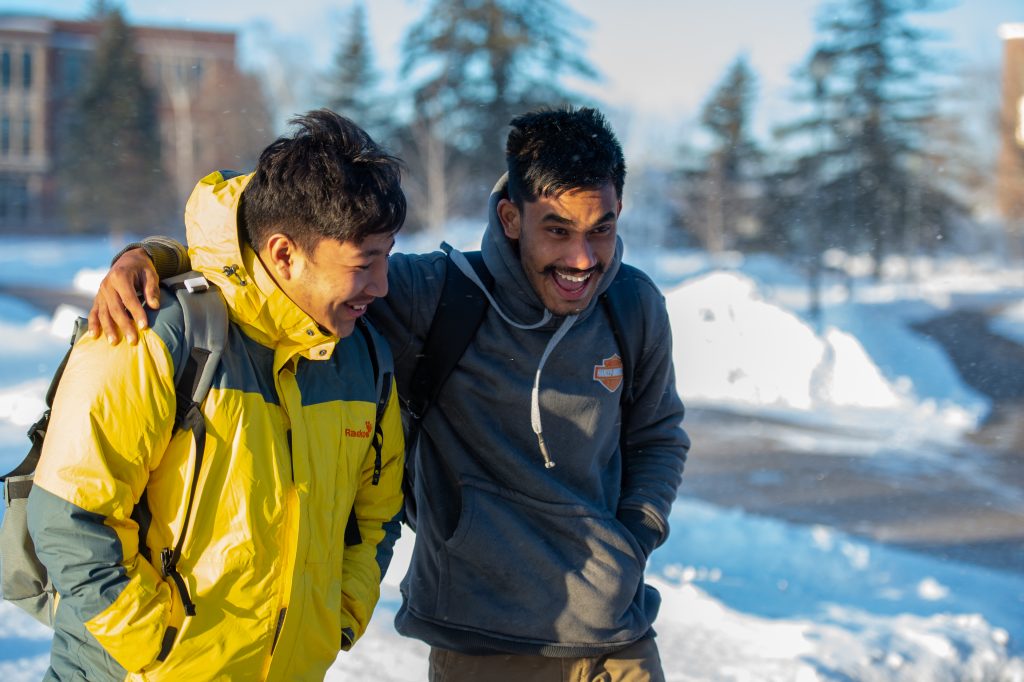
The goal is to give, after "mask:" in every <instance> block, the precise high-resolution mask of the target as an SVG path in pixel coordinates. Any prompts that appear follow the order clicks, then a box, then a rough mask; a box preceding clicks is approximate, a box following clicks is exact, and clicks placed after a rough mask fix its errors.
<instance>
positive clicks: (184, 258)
mask: <svg viewBox="0 0 1024 682" xmlns="http://www.w3.org/2000/svg"><path fill="white" fill-rule="evenodd" d="M137 248H143V249H145V251H146V255H147V256H149V260H151V261H153V267H154V268H156V273H157V275H158V276H159V277H160V279H166V278H168V277H174V276H175V275H180V274H182V273H183V272H188V271H189V270H191V269H192V263H191V261H190V260H189V257H188V248H187V247H186V246H185V245H184V244H182V243H181V242H179V241H178V240H177V239H174V238H173V237H162V236H159V235H157V236H153V237H146V238H145V239H143V240H142V241H141V242H132V243H131V244H126V245H125V247H124V248H123V249H121V250H120V251H118V252H117V254H116V255H115V256H114V257H113V258H112V259H111V261H110V264H111V265H113V264H114V263H116V262H117V259H118V258H120V257H121V256H122V255H123V254H124V253H125V252H127V251H131V250H132V249H137Z"/></svg>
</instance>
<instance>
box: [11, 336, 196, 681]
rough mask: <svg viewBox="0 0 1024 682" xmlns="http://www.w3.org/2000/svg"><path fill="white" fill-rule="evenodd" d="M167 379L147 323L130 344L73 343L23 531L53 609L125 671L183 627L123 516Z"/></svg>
mask: <svg viewBox="0 0 1024 682" xmlns="http://www.w3.org/2000/svg"><path fill="white" fill-rule="evenodd" d="M173 375H174V373H173V361H172V359H171V356H170V353H169V352H168V350H167V348H166V347H165V346H164V345H163V343H162V342H161V341H160V339H159V338H158V337H157V336H156V334H155V333H153V332H152V331H151V330H145V331H144V332H143V333H142V335H141V339H140V343H139V344H137V345H135V346H132V345H129V344H126V343H122V344H119V345H117V346H111V345H110V344H108V343H106V342H105V341H104V340H103V339H98V340H96V339H92V338H89V337H86V338H83V339H82V340H81V341H79V343H78V344H77V345H76V347H75V349H74V351H73V352H72V354H71V357H70V359H69V362H68V365H67V368H66V370H65V372H64V376H63V378H62V379H61V382H60V386H59V388H58V390H57V394H56V396H55V399H54V404H53V410H52V417H51V421H50V427H49V430H48V431H49V432H48V433H47V436H46V440H45V443H44V446H43V451H42V456H41V458H40V461H39V466H38V468H37V470H36V475H35V485H34V487H33V490H32V493H31V494H30V496H29V501H28V507H29V511H28V518H29V531H30V534H31V536H32V540H33V542H34V543H35V547H36V552H37V554H38V556H39V559H40V561H41V562H42V563H43V565H44V566H45V567H46V569H47V571H48V572H49V574H50V578H51V580H52V582H53V584H54V586H55V587H56V589H57V592H58V594H59V595H60V602H59V606H58V608H59V609H71V610H72V612H73V615H74V617H75V618H76V619H77V620H79V621H80V622H82V623H83V624H84V625H85V627H86V629H87V630H88V631H89V632H90V633H91V634H92V635H93V636H94V637H95V638H96V640H97V641H98V642H99V644H100V645H101V646H102V647H103V648H104V649H105V650H106V651H107V652H108V653H109V654H110V656H111V657H113V658H114V660H116V661H117V662H118V663H119V664H121V665H122V666H123V667H124V668H125V669H126V670H128V671H129V672H135V671H138V670H140V669H142V668H143V667H145V666H146V665H148V664H150V663H152V662H153V661H154V660H155V659H156V657H157V655H158V654H159V652H160V649H161V644H162V640H163V638H164V635H165V633H166V632H167V629H168V626H169V625H177V624H180V614H178V613H177V612H178V611H180V610H181V608H180V607H177V608H176V607H174V603H175V601H176V599H175V598H173V597H172V588H171V586H170V584H169V582H167V581H164V580H163V579H162V578H161V576H160V573H159V572H158V570H157V569H156V568H155V567H154V566H153V565H152V564H150V563H149V562H148V561H146V560H145V559H144V558H143V557H142V556H141V555H140V554H139V528H138V525H137V524H136V522H135V521H133V520H132V518H131V514H132V510H133V508H134V505H135V504H136V502H137V501H138V499H139V496H140V495H141V494H142V492H143V489H144V488H145V486H146V483H147V481H148V479H149V474H150V471H152V469H153V468H155V467H156V466H157V464H158V463H159V458H160V457H161V456H162V454H163V452H164V450H165V449H166V447H167V444H168V442H169V440H170V437H171V432H172V430H173V421H174V405H175V399H174V380H173ZM172 610H174V611H175V613H174V614H172ZM172 619H179V620H178V621H177V622H176V623H172Z"/></svg>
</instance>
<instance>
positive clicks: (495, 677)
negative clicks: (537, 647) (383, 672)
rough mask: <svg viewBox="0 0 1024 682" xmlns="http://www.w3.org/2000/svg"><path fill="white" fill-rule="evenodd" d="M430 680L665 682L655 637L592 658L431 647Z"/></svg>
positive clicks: (469, 681) (454, 681)
mask: <svg viewBox="0 0 1024 682" xmlns="http://www.w3.org/2000/svg"><path fill="white" fill-rule="evenodd" d="M429 679H430V682H664V681H665V673H664V672H662V670H661V657H660V656H658V645H657V644H655V643H654V638H653V637H649V638H647V639H642V640H640V641H639V642H637V643H636V644H632V645H630V646H629V647H627V648H625V649H621V650H619V651H616V652H615V653H611V654H607V655H604V656H595V657H593V658H547V657H545V656H467V655H465V654H459V653H456V652H454V651H448V650H447V649H437V648H432V649H431V650H430V673H429Z"/></svg>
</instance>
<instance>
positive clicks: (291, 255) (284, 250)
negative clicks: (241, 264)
mask: <svg viewBox="0 0 1024 682" xmlns="http://www.w3.org/2000/svg"><path fill="white" fill-rule="evenodd" d="M260 260H262V261H263V264H264V265H265V266H266V267H267V268H268V269H269V270H270V271H271V272H272V273H273V274H274V276H275V278H280V279H282V280H290V279H295V278H296V277H297V276H298V275H299V273H300V272H301V271H302V266H303V265H304V263H305V258H304V257H303V254H302V251H301V250H300V249H299V248H298V246H297V245H296V244H295V242H294V241H292V238H291V237H289V236H288V235H286V234H283V233H280V232H276V233H274V234H272V235H270V237H269V238H268V239H267V243H266V245H265V246H264V247H263V249H262V250H261V251H260Z"/></svg>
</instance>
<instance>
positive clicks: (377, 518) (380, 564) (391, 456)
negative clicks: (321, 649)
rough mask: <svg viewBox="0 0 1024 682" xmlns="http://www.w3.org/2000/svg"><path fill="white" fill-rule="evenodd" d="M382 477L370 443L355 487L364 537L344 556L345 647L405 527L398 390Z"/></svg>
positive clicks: (388, 419)
mask: <svg viewBox="0 0 1024 682" xmlns="http://www.w3.org/2000/svg"><path fill="white" fill-rule="evenodd" d="M381 430H382V434H383V438H382V446H381V448H382V449H381V470H380V479H379V480H378V481H377V483H374V482H373V476H374V467H375V459H376V451H375V450H374V449H373V448H372V447H370V448H368V449H367V455H366V460H365V461H364V462H363V470H362V479H361V481H360V484H359V490H358V491H356V499H355V507H354V511H355V515H356V520H357V522H358V524H359V535H360V537H361V538H362V542H360V543H359V544H357V545H353V546H351V547H346V548H345V555H344V558H343V559H342V575H343V576H344V577H345V578H344V581H343V582H342V586H341V590H342V614H341V628H342V641H341V648H342V649H343V650H345V651H348V650H349V649H350V648H352V645H353V644H355V642H356V641H357V640H358V639H359V638H360V637H361V636H362V635H363V633H364V632H365V631H366V625H367V623H369V621H370V616H371V614H372V613H373V609H374V607H375V606H376V605H377V600H378V598H379V597H380V581H381V580H382V579H383V578H384V574H385V573H386V572H387V570H388V565H390V563H391V557H392V555H393V553H394V547H395V542H396V541H397V540H398V536H399V534H400V533H401V513H402V471H403V468H404V466H405V459H404V456H405V442H404V439H403V435H402V418H401V416H400V415H399V403H398V394H397V391H395V390H394V385H392V391H391V398H390V400H389V402H388V406H387V408H386V409H385V411H384V416H383V417H382V422H381Z"/></svg>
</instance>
